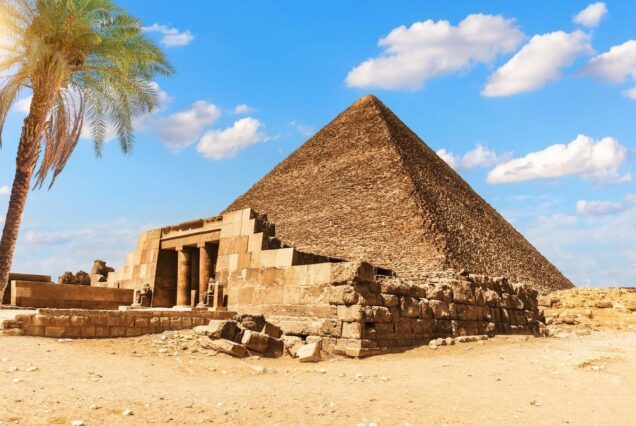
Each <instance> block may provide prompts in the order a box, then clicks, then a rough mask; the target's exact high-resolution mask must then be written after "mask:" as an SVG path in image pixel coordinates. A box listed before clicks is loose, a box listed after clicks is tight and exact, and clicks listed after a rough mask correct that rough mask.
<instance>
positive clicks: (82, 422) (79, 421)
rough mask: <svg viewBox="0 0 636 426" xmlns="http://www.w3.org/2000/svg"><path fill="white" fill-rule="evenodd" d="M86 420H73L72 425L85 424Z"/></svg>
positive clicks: (81, 425) (82, 425)
mask: <svg viewBox="0 0 636 426" xmlns="http://www.w3.org/2000/svg"><path fill="white" fill-rule="evenodd" d="M85 424H86V423H84V420H71V426H84V425H85Z"/></svg>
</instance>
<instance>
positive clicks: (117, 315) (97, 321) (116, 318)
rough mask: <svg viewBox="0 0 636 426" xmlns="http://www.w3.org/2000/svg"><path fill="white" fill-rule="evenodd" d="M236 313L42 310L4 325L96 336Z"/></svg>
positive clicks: (30, 332)
mask: <svg viewBox="0 0 636 426" xmlns="http://www.w3.org/2000/svg"><path fill="white" fill-rule="evenodd" d="M234 315H235V313H234V312H214V311H208V310H202V309H199V310H197V309H194V310H192V311H175V310H167V309H163V310H162V309H144V310H136V309H131V310H126V311H112V310H89V309H39V310H38V311H37V313H36V314H25V315H17V316H16V319H15V320H12V323H11V324H5V325H4V328H5V329H8V328H19V329H22V330H23V333H24V334H25V335H27V336H45V337H58V338H59V337H68V338H94V337H133V336H141V335H144V334H154V333H162V332H164V331H168V330H183V329H188V328H193V327H196V326H198V325H207V324H208V323H209V322H210V320H213V319H231V318H233V317H234Z"/></svg>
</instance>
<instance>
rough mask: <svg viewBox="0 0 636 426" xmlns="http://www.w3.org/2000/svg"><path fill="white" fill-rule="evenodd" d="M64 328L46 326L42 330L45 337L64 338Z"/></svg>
mask: <svg viewBox="0 0 636 426" xmlns="http://www.w3.org/2000/svg"><path fill="white" fill-rule="evenodd" d="M67 328H68V327H64V326H48V327H45V328H44V335H45V336H46V337H66V329H67Z"/></svg>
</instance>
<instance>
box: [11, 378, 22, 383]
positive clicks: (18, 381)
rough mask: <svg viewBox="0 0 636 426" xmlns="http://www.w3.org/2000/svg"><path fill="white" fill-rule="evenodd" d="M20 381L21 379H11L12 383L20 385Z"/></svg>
mask: <svg viewBox="0 0 636 426" xmlns="http://www.w3.org/2000/svg"><path fill="white" fill-rule="evenodd" d="M21 381H22V379H21V378H19V377H16V378H15V379H13V383H20V382H21Z"/></svg>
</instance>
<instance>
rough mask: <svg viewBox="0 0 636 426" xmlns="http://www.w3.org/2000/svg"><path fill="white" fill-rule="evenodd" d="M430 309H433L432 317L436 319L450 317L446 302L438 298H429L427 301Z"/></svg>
mask: <svg viewBox="0 0 636 426" xmlns="http://www.w3.org/2000/svg"><path fill="white" fill-rule="evenodd" d="M428 304H429V306H430V307H431V310H432V311H433V317H434V318H436V319H449V318H450V310H449V306H448V302H443V301H440V300H437V299H435V300H429V301H428Z"/></svg>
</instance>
